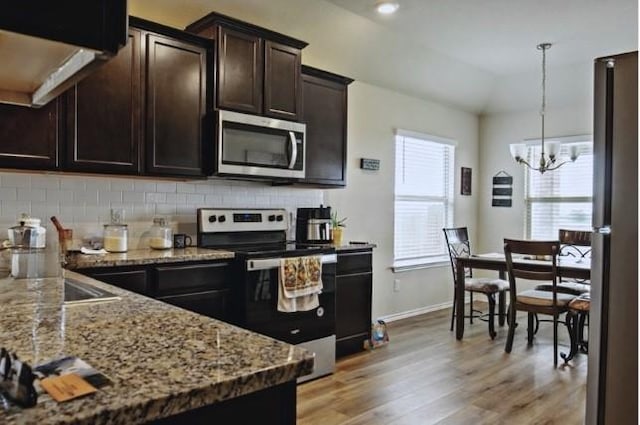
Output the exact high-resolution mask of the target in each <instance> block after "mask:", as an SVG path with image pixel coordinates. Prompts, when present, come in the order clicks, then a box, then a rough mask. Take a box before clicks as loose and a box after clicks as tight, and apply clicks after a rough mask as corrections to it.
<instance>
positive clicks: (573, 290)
mask: <svg viewBox="0 0 640 425" xmlns="http://www.w3.org/2000/svg"><path fill="white" fill-rule="evenodd" d="M556 288H557V289H556V290H557V292H558V293H560V292H561V293H563V294H570V295H582V294H585V293H587V292H589V291H591V285H585V284H584V283H577V282H558V284H557V286H556ZM536 289H537V290H538V291H553V285H551V284H550V283H547V284H544V285H538V286H536Z"/></svg>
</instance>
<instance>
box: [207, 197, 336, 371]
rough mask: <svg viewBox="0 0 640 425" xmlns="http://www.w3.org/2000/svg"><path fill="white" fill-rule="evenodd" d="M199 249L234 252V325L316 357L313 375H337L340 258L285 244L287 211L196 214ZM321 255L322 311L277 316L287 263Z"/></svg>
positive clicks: (323, 248) (320, 250)
mask: <svg viewBox="0 0 640 425" xmlns="http://www.w3.org/2000/svg"><path fill="white" fill-rule="evenodd" d="M197 214H198V246H199V247H202V248H218V249H227V250H231V251H233V252H234V253H235V255H236V257H235V260H234V263H233V264H234V265H233V267H234V277H235V276H237V278H238V284H234V285H233V287H232V305H231V311H232V318H233V321H234V323H235V324H237V325H239V326H242V327H244V328H246V329H249V330H252V331H255V332H259V333H262V334H264V335H267V336H270V337H272V338H276V339H279V340H282V341H285V342H288V343H290V344H294V345H298V346H300V347H303V348H306V349H307V350H309V351H312V352H314V353H315V356H316V357H315V368H314V372H313V374H311V375H307V376H304V377H302V378H300V379H299V380H298V382H303V381H307V380H309V379H313V378H316V377H319V376H323V375H327V374H330V373H333V371H334V370H335V344H336V341H335V277H336V261H337V257H336V253H335V249H334V248H332V247H328V246H309V245H300V244H296V243H294V242H290V241H288V240H287V237H286V232H287V229H288V227H289V224H288V213H287V211H286V210H284V209H213V208H201V209H198V213H197ZM305 256H320V258H321V259H322V284H323V289H322V293H321V294H320V295H319V306H318V307H317V308H314V309H313V310H309V311H298V312H294V313H283V312H280V311H278V309H277V302H278V298H277V297H278V285H279V284H280V280H279V278H280V275H279V274H280V265H281V261H282V259H283V258H287V257H305Z"/></svg>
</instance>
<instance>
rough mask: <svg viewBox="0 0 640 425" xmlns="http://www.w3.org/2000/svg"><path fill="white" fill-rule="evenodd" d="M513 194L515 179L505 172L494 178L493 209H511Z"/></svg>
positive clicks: (502, 171) (499, 172) (501, 171)
mask: <svg viewBox="0 0 640 425" xmlns="http://www.w3.org/2000/svg"><path fill="white" fill-rule="evenodd" d="M512 194H513V177H511V175H510V174H509V173H507V172H506V171H504V170H500V171H498V173H497V174H496V175H495V176H493V192H492V195H493V198H492V201H491V206H492V207H511V195H512Z"/></svg>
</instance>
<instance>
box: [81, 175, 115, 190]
mask: <svg viewBox="0 0 640 425" xmlns="http://www.w3.org/2000/svg"><path fill="white" fill-rule="evenodd" d="M85 186H86V188H87V190H95V191H98V190H111V182H110V181H109V179H97V178H95V177H93V178H90V179H89V180H87V181H86V182H85Z"/></svg>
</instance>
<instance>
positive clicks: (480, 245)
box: [474, 87, 593, 252]
mask: <svg viewBox="0 0 640 425" xmlns="http://www.w3.org/2000/svg"><path fill="white" fill-rule="evenodd" d="M589 88H590V87H584V91H585V92H586V93H588V95H587V96H585V97H586V98H588V99H589V100H588V101H585V102H583V103H581V104H577V105H574V106H571V107H566V108H560V109H547V113H546V118H545V134H546V135H547V136H571V135H579V134H592V133H593V118H592V117H593V106H592V105H591V98H592V97H591V94H590V91H589ZM535 138H540V115H539V113H538V110H530V111H520V112H512V113H499V114H493V115H487V116H483V117H481V119H480V145H481V149H480V175H479V177H480V179H479V182H480V188H479V195H480V197H479V206H478V240H477V242H476V243H475V249H474V250H475V251H477V252H502V245H503V241H502V240H503V238H505V237H509V238H516V239H518V238H523V237H524V236H525V233H524V232H525V208H524V166H522V165H518V164H517V163H516V162H515V161H514V160H513V159H512V158H511V155H510V153H509V144H511V143H519V142H522V141H523V140H524V139H535ZM500 170H505V171H506V172H507V173H509V174H511V175H512V176H513V197H512V201H513V202H512V203H513V206H512V207H511V208H504V207H492V206H491V189H492V180H491V179H492V177H493V176H494V175H495V174H496V173H497V172H499V171H500Z"/></svg>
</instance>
